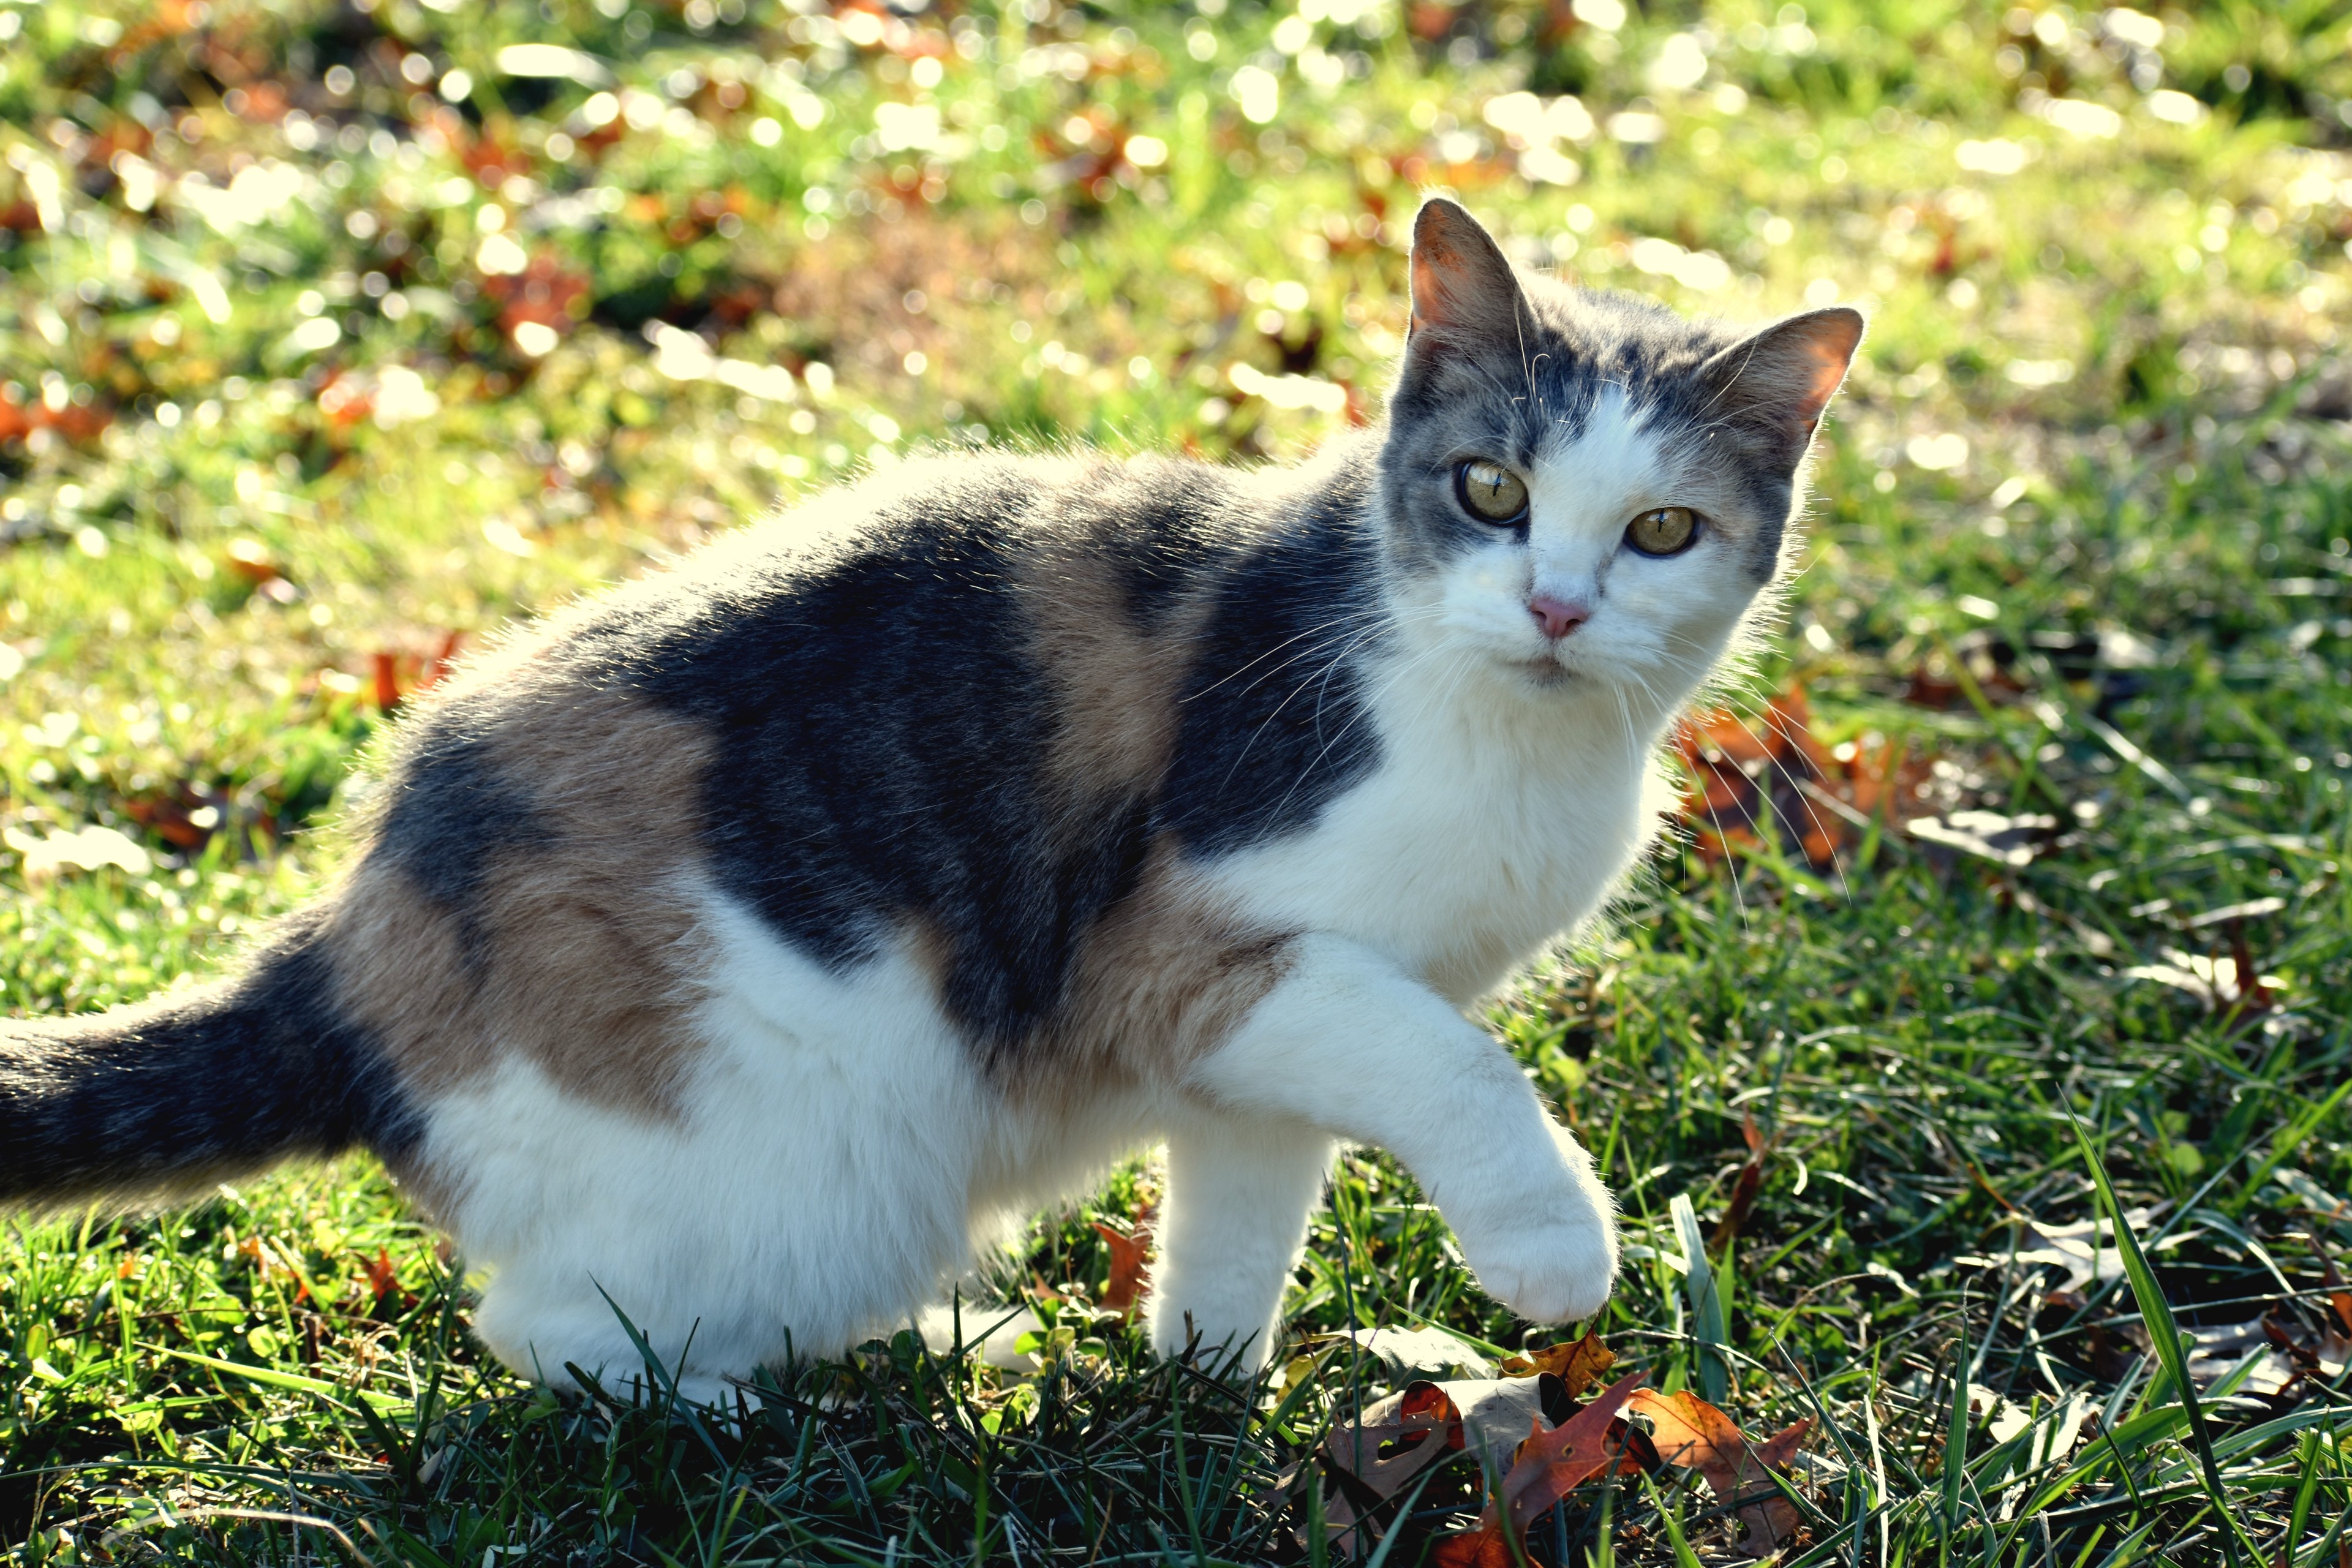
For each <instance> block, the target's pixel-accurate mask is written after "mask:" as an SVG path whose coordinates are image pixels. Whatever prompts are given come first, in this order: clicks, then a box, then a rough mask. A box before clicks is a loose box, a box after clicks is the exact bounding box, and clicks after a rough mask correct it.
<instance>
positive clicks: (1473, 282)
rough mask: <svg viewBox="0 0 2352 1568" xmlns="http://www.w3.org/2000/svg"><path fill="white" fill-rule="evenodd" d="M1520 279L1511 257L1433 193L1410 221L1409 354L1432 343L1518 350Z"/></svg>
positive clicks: (1473, 222) (1425, 349) (1461, 212)
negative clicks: (1497, 346)
mask: <svg viewBox="0 0 2352 1568" xmlns="http://www.w3.org/2000/svg"><path fill="white" fill-rule="evenodd" d="M1522 308H1523V301H1522V300H1521V297H1520V293H1519V279H1518V277H1517V274H1516V273H1514V272H1513V271H1512V270H1511V262H1510V258H1508V257H1507V256H1505V255H1504V254H1503V250H1502V247H1500V246H1498V245H1496V243H1495V240H1494V237H1493V236H1492V235H1489V234H1488V233H1487V232H1486V230H1485V229H1484V228H1482V227H1480V226H1479V224H1478V220H1477V219H1476V218H1475V217H1472V216H1470V215H1469V214H1468V213H1467V212H1465V211H1464V210H1463V209H1462V207H1461V206H1459V205H1456V204H1455V203H1453V202H1450V201H1447V200H1446V199H1445V198H1444V197H1443V196H1433V197H1431V198H1430V199H1429V200H1428V201H1426V202H1424V203H1423V204H1422V208H1421V211H1420V213H1419V214H1417V215H1416V216H1414V218H1413V220H1412V332H1411V336H1410V338H1409V339H1408V340H1407V341H1408V342H1409V344H1410V348H1409V350H1408V353H1411V352H1413V351H1419V352H1420V353H1428V352H1429V351H1430V349H1432V348H1433V346H1435V344H1436V343H1437V342H1444V343H1447V344H1452V345H1457V346H1461V347H1468V348H1475V347H1480V346H1485V345H1487V344H1496V345H1501V346H1504V347H1507V349H1508V350H1509V351H1510V352H1511V353H1518V351H1519V343H1520V333H1519V322H1520V315H1519V312H1520V310H1522Z"/></svg>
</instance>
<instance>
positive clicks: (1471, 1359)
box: [1356, 1329, 1495, 1378]
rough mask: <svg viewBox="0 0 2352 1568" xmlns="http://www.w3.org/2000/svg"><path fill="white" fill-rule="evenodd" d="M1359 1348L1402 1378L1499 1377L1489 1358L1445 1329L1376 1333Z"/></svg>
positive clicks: (1368, 1335) (1359, 1342)
mask: <svg viewBox="0 0 2352 1568" xmlns="http://www.w3.org/2000/svg"><path fill="white" fill-rule="evenodd" d="M1356 1345H1357V1348H1358V1349H1360V1350H1361V1351H1362V1352H1364V1353H1365V1354H1366V1355H1369V1356H1373V1357H1376V1358H1378V1359H1379V1360H1381V1361H1383V1362H1386V1363H1388V1364H1389V1366H1390V1367H1391V1369H1393V1370H1394V1371H1395V1372H1396V1373H1398V1374H1399V1375H1400V1376H1405V1377H1410V1376H1412V1375H1414V1374H1415V1373H1421V1374H1424V1375H1434V1374H1439V1373H1449V1372H1458V1373H1463V1374H1464V1375H1465V1376H1467V1377H1472V1378H1487V1377H1492V1376H1493V1375H1494V1373H1495V1369H1494V1367H1493V1366H1492V1365H1490V1364H1489V1363H1487V1360H1486V1357H1485V1356H1482V1355H1480V1354H1479V1353H1478V1352H1476V1351H1474V1350H1472V1349H1471V1348H1470V1347H1469V1346H1468V1345H1465V1344H1464V1343H1463V1342H1461V1341H1460V1340H1458V1339H1456V1338H1454V1336H1453V1335H1452V1334H1449V1333H1447V1332H1445V1331H1444V1330H1443V1329H1373V1330H1371V1331H1369V1332H1367V1333H1365V1334H1363V1335H1361V1336H1360V1337H1359V1338H1358V1339H1357V1341H1356Z"/></svg>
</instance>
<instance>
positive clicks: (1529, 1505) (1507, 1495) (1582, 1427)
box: [1430, 1372, 1642, 1568]
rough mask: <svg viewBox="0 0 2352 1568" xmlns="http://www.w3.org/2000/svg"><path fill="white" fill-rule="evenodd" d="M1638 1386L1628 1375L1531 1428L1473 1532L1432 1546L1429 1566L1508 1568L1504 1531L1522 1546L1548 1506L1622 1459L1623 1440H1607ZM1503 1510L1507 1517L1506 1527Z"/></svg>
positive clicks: (1512, 1556)
mask: <svg viewBox="0 0 2352 1568" xmlns="http://www.w3.org/2000/svg"><path fill="white" fill-rule="evenodd" d="M1641 1382H1642V1374H1641V1373H1638V1372H1635V1373H1627V1374H1626V1375H1625V1376H1623V1377H1621V1378H1619V1379H1618V1380H1617V1381H1616V1382H1615V1383H1612V1384H1610V1385H1609V1386H1608V1387H1607V1388H1605V1389H1603V1390H1601V1393H1600V1394H1597V1395H1595V1396H1594V1398H1593V1400H1592V1402H1591V1404H1590V1405H1586V1406H1584V1408H1583V1409H1581V1410H1579V1411H1578V1412H1577V1413H1576V1414H1575V1415H1571V1416H1570V1417H1569V1418H1568V1419H1567V1420H1565V1421H1563V1422H1561V1423H1560V1424H1559V1426H1554V1427H1551V1428H1549V1429H1547V1428H1546V1427H1545V1426H1544V1424H1543V1422H1542V1421H1541V1420H1540V1419H1538V1420H1536V1421H1535V1422H1533V1423H1531V1425H1532V1426H1533V1430H1531V1431H1530V1432H1529V1433H1528V1440H1527V1441H1526V1442H1524V1443H1522V1444H1520V1445H1519V1451H1518V1454H1517V1457H1516V1458H1514V1459H1513V1460H1512V1463H1511V1468H1510V1469H1509V1470H1508V1471H1507V1472H1506V1473H1505V1475H1504V1477H1503V1479H1502V1481H1501V1484H1499V1485H1498V1486H1496V1489H1495V1494H1494V1498H1493V1499H1491V1500H1488V1502H1487V1504H1486V1511H1485V1512H1484V1513H1482V1514H1480V1515H1479V1516H1478V1528H1477V1529H1475V1530H1474V1531H1468V1532H1467V1533H1465V1534H1462V1535H1449V1536H1446V1537H1445V1538H1444V1539H1443V1540H1441V1541H1439V1542H1436V1544H1435V1546H1434V1547H1433V1549H1432V1551H1431V1553H1430V1561H1431V1562H1433V1563H1438V1564H1440V1565H1441V1568H1510V1565H1511V1564H1512V1563H1514V1561H1515V1553H1514V1552H1512V1551H1511V1539H1512V1538H1511V1536H1508V1535H1506V1534H1505V1533H1504V1531H1505V1530H1506V1529H1508V1530H1510V1531H1513V1532H1515V1533H1516V1534H1517V1537H1518V1538H1519V1539H1520V1540H1522V1541H1524V1540H1525V1539H1526V1535H1527V1529H1528V1525H1529V1524H1531V1523H1533V1522H1534V1521H1536V1520H1537V1519H1538V1517H1540V1516H1541V1515H1542V1514H1543V1513H1544V1512H1545V1510H1548V1509H1549V1508H1550V1507H1551V1505H1552V1504H1554V1503H1556V1502H1558V1501H1559V1500H1560V1499H1562V1498H1564V1497H1566V1496H1567V1495H1568V1494H1569V1493H1570V1492H1571V1491H1574V1490H1575V1489H1577V1488H1578V1487H1580V1486H1582V1485H1583V1484H1584V1483H1585V1482H1586V1481H1588V1480H1591V1479H1592V1478H1593V1477H1594V1476H1597V1475H1599V1474H1600V1473H1601V1471H1602V1470H1605V1469H1607V1468H1609V1467H1610V1464H1611V1463H1612V1461H1613V1460H1616V1459H1618V1458H1622V1456H1623V1454H1624V1451H1625V1442H1624V1438H1623V1437H1622V1436H1615V1437H1613V1438H1612V1434H1611V1430H1610V1428H1611V1427H1612V1426H1614V1425H1616V1423H1617V1412H1618V1410H1619V1409H1620V1408H1621V1407H1622V1406H1623V1405H1625V1402H1626V1401H1627V1400H1628V1399H1629V1398H1631V1397H1633V1394H1634V1391H1635V1390H1636V1389H1637V1388H1639V1387H1640V1386H1641ZM1497 1501H1499V1502H1500V1503H1501V1505H1502V1507H1501V1508H1497V1506H1496V1502H1497ZM1503 1509H1507V1510H1509V1513H1510V1522H1509V1524H1508V1525H1507V1526H1506V1525H1505V1523H1504V1521H1503V1511H1502V1510H1503Z"/></svg>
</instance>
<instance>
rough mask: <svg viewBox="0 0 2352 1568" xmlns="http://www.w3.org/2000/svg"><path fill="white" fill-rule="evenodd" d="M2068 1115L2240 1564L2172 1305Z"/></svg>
mask: <svg viewBox="0 0 2352 1568" xmlns="http://www.w3.org/2000/svg"><path fill="white" fill-rule="evenodd" d="M2066 1120H2067V1121H2068V1122H2069V1123H2070V1124H2072V1125H2073V1127H2074V1143H2075V1146H2076V1147H2077V1148H2079V1149H2081V1150H2082V1152H2083V1163H2084V1164H2085V1165H2088V1166H2089V1167H2090V1170H2091V1181H2092V1184H2094V1185H2095V1186H2096V1187H2097V1188H2098V1193H2099V1206H2100V1207H2101V1208H2103V1209H2105V1211H2106V1215H2107V1218H2108V1219H2109V1220H2110V1221H2111V1222H2112V1223H2113V1224H2114V1226H2115V1228H2116V1250H2117V1251H2118V1252H2120V1253H2121V1254H2122V1255H2123V1261H2124V1275H2125V1278H2126V1279H2128V1280H2129V1281H2130V1282H2131V1289H2132V1295H2133V1297H2134V1298H2135V1299H2136V1300H2137V1301H2138V1302H2139V1311H2140V1317H2141V1319H2142V1321H2145V1322H2146V1323H2147V1331H2148V1337H2149V1338H2150V1339H2152V1340H2154V1341H2155V1342H2156V1354H2157V1359H2158V1361H2159V1362H2161V1363H2163V1365H2164V1370H2165V1373H2166V1375H2167V1376H2168V1377H2169V1378H2170V1379H2171V1380H2172V1385H2173V1387H2174V1388H2176V1389H2177V1390H2179V1398H2180V1408H2181V1411H2182V1413H2183V1414H2184V1415H2187V1417H2188V1418H2189V1447H2190V1448H2191V1449H2193V1450H2194V1451H2195V1453H2196V1455H2197V1462H2198V1468H2199V1474H2200V1476H2201V1478H2202V1479H2203V1482H2204V1488H2205V1495H2206V1498H2207V1499H2208V1500H2210V1502H2211V1503H2212V1504H2213V1510H2214V1512H2215V1514H2216V1515H2218V1516H2219V1518H2220V1519H2221V1546H2222V1549H2223V1551H2224V1552H2227V1553H2228V1555H2229V1559H2230V1562H2231V1565H2232V1568H2242V1564H2243V1563H2244V1562H2245V1560H2246V1558H2245V1556H2244V1555H2242V1552H2243V1553H2246V1554H2251V1553H2252V1551H2253V1546H2252V1542H2248V1541H2246V1540H2244V1539H2243V1537H2242V1534H2241V1532H2240V1528H2239V1524H2238V1520H2237V1515H2236V1514H2234V1513H2233V1512H2231V1508H2230V1502H2229V1489H2228V1488H2226V1487H2225V1486H2223V1485H2222V1483H2221V1465H2220V1463H2219V1462H2218V1461H2217V1460H2215V1458H2213V1437H2212V1434H2211V1433H2210V1432H2209V1431H2207V1430H2206V1426H2205V1411H2204V1407H2203V1406H2202V1405H2200V1404H2199V1403H2198V1401H2197V1385H2196V1384H2193V1383H2191V1382H2190V1381H2189V1358H2188V1356H2187V1355H2186V1354H2184V1353H2183V1352H2182V1351H2181V1348H2180V1325H2179V1322H2178V1321H2176V1320H2175V1319H2174V1318H2173V1315H2172V1304H2171V1303H2170V1302H2169V1301H2168V1300H2165V1298H2164V1291H2163V1290H2162V1289H2160V1288H2159V1287H2158V1284H2157V1282H2156V1270H2155V1269H2154V1268H2150V1267H2149V1266H2148V1261H2147V1253H2145V1252H2142V1251H2141V1250H2140V1246H2139V1237H2137V1236H2134V1235H2133V1234H2132V1228H2131V1226H2130V1223H2129V1222H2128V1221H2126V1219H2125V1218H2124V1208H2123V1203H2122V1201H2121V1200H2120V1199H2118V1198H2117V1197H2116V1189H2115V1184H2113V1183H2112V1182H2110V1181H2108V1179H2107V1167H2106V1164H2105V1162H2103V1161H2102V1160H2101V1159H2100V1158H2099V1155H2098V1151H2097V1150H2095V1149H2094V1148H2093V1147H2092V1146H2091V1138H2090V1134H2089V1133H2087V1132H2085V1131H2084V1130H2083V1123H2082V1120H2081V1118H2079V1117H2077V1116H2076V1115H2075V1114H2074V1107H2073V1106H2071V1105H2069V1106H2067V1107H2066Z"/></svg>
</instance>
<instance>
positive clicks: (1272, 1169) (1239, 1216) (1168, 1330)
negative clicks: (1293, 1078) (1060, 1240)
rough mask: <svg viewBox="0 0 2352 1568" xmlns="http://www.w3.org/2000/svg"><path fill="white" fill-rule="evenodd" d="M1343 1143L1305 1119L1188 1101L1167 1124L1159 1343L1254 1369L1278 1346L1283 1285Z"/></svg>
mask: <svg viewBox="0 0 2352 1568" xmlns="http://www.w3.org/2000/svg"><path fill="white" fill-rule="evenodd" d="M1333 1149H1334V1144H1333V1142H1332V1140H1331V1136H1330V1134H1328V1133H1327V1132H1324V1131H1321V1130H1319V1129H1318V1128H1315V1127H1310V1126H1308V1125H1307V1124H1305V1123H1303V1122H1297V1121H1287V1120H1276V1119H1271V1118H1265V1117H1258V1116H1251V1115H1248V1114H1245V1113H1230V1114H1229V1113H1223V1112H1221V1111H1219V1110H1215V1109H1213V1108H1209V1107H1200V1108H1188V1109H1187V1110H1186V1111H1185V1112H1184V1113H1183V1114H1182V1115H1181V1117H1180V1118H1179V1119H1178V1120H1177V1121H1176V1122H1175V1123H1174V1124H1173V1125H1172V1126H1171V1127H1170V1129H1169V1132H1168V1196H1167V1200H1166V1207H1165V1210H1164V1212H1163V1214H1162V1216H1161V1219H1160V1258H1159V1262H1158V1264H1157V1266H1156V1267H1155V1269H1154V1272H1153V1278H1152V1282H1151V1300H1150V1321H1151V1342H1152V1346H1153V1348H1154V1349H1156V1350H1158V1351H1159V1352H1160V1353H1161V1354H1162V1355H1169V1356H1173V1355H1181V1354H1182V1353H1184V1352H1186V1351H1187V1350H1188V1349H1190V1350H1192V1351H1193V1352H1195V1353H1196V1354H1198V1355H1199V1356H1201V1357H1202V1359H1204V1360H1206V1361H1209V1362H1211V1363H1214V1364H1219V1365H1223V1364H1224V1363H1225V1361H1226V1358H1228V1357H1238V1358H1239V1361H1240V1364H1241V1367H1242V1370H1244V1371H1245V1372H1255V1371H1256V1370H1257V1369H1258V1368H1259V1367H1261V1366H1263V1365H1265V1362H1266V1358H1267V1357H1268V1356H1269V1355H1271V1354H1272V1353H1273V1352H1274V1339H1275V1333H1276V1328H1277V1326H1278V1323H1279V1313H1280V1311H1281V1308H1282V1292H1283V1288H1284V1287H1285V1286H1286V1285H1287V1284H1288V1283H1289V1281H1290V1276H1291V1271H1292V1270H1294V1269H1295V1268H1297V1267H1298V1258H1299V1255H1300V1254H1301V1253H1302V1252H1303V1251H1304V1250H1305V1249H1306V1246H1307V1215H1308V1214H1309V1212H1310V1211H1311V1210H1312V1209H1313V1208H1314V1206H1315V1205H1316V1203H1317V1202H1318V1200H1319V1199H1320V1198H1321V1196H1322V1194H1323V1182H1324V1179H1325V1177H1327V1176H1328V1174H1329V1173H1330V1170H1331V1157H1332V1152H1333Z"/></svg>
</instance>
